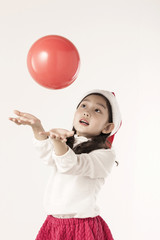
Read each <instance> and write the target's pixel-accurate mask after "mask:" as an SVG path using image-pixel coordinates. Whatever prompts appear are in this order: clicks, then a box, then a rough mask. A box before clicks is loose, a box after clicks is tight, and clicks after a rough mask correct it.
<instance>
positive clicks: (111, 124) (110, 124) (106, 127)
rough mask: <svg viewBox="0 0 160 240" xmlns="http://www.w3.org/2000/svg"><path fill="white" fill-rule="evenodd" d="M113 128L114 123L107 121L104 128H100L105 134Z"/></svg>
mask: <svg viewBox="0 0 160 240" xmlns="http://www.w3.org/2000/svg"><path fill="white" fill-rule="evenodd" d="M113 129H114V123H107V125H106V126H105V128H104V129H103V130H102V133H104V134H107V133H110V132H112V131H113Z"/></svg>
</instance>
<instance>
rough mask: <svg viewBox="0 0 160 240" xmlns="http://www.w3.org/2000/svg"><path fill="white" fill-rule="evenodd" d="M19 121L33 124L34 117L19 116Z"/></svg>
mask: <svg viewBox="0 0 160 240" xmlns="http://www.w3.org/2000/svg"><path fill="white" fill-rule="evenodd" d="M18 122H20V123H22V124H32V123H33V120H32V119H28V118H26V117H19V118H18Z"/></svg>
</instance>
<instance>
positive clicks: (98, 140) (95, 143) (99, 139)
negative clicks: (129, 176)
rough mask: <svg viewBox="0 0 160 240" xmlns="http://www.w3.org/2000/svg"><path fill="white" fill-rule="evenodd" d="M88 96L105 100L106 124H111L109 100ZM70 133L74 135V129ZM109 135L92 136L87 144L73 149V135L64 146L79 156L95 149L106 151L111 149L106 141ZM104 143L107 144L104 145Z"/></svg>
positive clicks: (84, 143)
mask: <svg viewBox="0 0 160 240" xmlns="http://www.w3.org/2000/svg"><path fill="white" fill-rule="evenodd" d="M90 95H98V96H102V97H104V98H105V100H106V105H107V108H108V115H109V119H108V122H109V123H112V122H113V118H112V107H111V104H110V102H109V100H108V99H107V98H106V97H105V96H103V95H102V94H100V93H91V94H88V95H87V96H90ZM87 96H85V97H84V98H86V97H87ZM84 98H83V99H82V100H81V102H82V101H83V100H84ZM81 102H80V103H79V104H78V106H77V108H78V107H79V105H80V104H81ZM72 131H74V134H76V129H75V128H74V127H73V128H72ZM110 134H111V133H107V134H104V133H100V134H99V135H98V136H93V137H91V139H90V140H88V141H87V142H82V143H80V144H78V145H76V146H75V147H73V145H74V142H75V137H74V135H73V136H72V137H69V138H67V142H66V144H67V145H68V146H69V147H70V148H71V149H72V150H73V151H74V152H75V153H76V154H81V153H90V152H91V151H93V150H96V149H103V148H104V149H108V148H109V146H108V145H110V147H111V143H110V142H109V141H108V140H107V138H108V137H109V136H110ZM106 142H107V143H108V144H106ZM115 162H116V164H117V166H118V162H117V161H115Z"/></svg>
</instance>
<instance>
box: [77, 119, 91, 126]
mask: <svg viewBox="0 0 160 240" xmlns="http://www.w3.org/2000/svg"><path fill="white" fill-rule="evenodd" d="M79 122H80V123H81V124H82V125H84V126H88V125H89V123H88V122H87V121H85V120H82V119H81V120H80V121H79Z"/></svg>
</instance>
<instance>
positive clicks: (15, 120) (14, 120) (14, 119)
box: [9, 118, 21, 125]
mask: <svg viewBox="0 0 160 240" xmlns="http://www.w3.org/2000/svg"><path fill="white" fill-rule="evenodd" d="M9 120H11V121H12V122H14V123H16V124H18V125H21V123H19V122H18V120H17V119H16V118H9Z"/></svg>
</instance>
